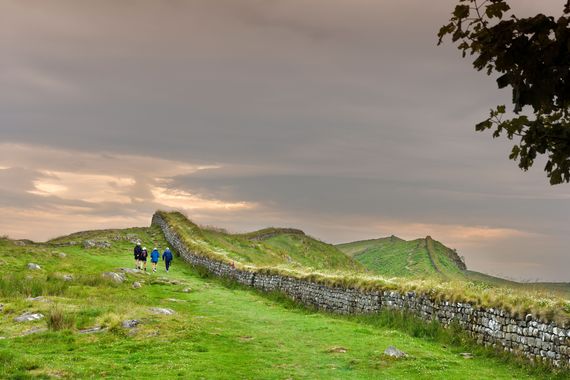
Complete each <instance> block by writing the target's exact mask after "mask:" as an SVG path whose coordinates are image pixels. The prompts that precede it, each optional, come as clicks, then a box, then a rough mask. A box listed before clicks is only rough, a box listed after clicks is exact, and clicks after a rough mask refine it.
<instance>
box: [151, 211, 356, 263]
mask: <svg viewBox="0 0 570 380" xmlns="http://www.w3.org/2000/svg"><path fill="white" fill-rule="evenodd" d="M161 215H162V216H163V218H164V219H165V220H166V221H167V222H168V223H169V224H171V225H173V226H175V227H176V228H177V229H178V231H179V232H180V233H181V234H182V235H183V236H184V238H185V241H186V242H187V244H188V245H189V246H190V247H192V248H193V249H194V250H197V251H199V252H202V253H204V254H206V255H213V256H216V258H218V259H220V258H222V259H228V260H233V261H236V262H239V263H241V264H246V265H255V266H259V267H262V266H272V267H287V268H291V269H304V270H308V269H313V270H319V271H339V270H342V271H354V270H362V267H361V265H360V264H359V263H358V262H356V261H354V260H353V259H352V258H350V257H348V256H347V255H345V254H344V253H342V252H341V251H340V250H339V249H338V248H336V247H335V246H334V245H331V244H327V243H324V242H322V241H319V240H316V239H314V238H312V237H310V236H307V235H305V233H303V232H302V231H300V230H295V229H285V228H267V229H263V230H260V231H256V232H251V233H248V234H228V233H227V232H225V231H223V230H219V229H213V228H207V227H205V228H201V227H199V226H198V225H196V224H195V223H193V222H191V221H190V220H189V219H188V218H186V217H185V216H184V215H182V214H181V213H179V212H162V213H161Z"/></svg>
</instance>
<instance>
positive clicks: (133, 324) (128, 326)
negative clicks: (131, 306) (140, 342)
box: [122, 319, 141, 329]
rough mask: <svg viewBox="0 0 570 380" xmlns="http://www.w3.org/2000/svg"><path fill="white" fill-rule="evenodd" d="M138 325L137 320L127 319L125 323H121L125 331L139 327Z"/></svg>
mask: <svg viewBox="0 0 570 380" xmlns="http://www.w3.org/2000/svg"><path fill="white" fill-rule="evenodd" d="M140 323H141V321H139V320H138V319H127V320H126V321H123V323H122V326H123V327H124V328H126V329H133V328H135V327H137V326H138V325H140Z"/></svg>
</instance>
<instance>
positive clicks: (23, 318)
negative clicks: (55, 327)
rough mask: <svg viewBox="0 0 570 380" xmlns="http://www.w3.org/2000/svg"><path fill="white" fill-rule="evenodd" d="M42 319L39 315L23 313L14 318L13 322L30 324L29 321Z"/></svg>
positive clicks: (41, 315) (42, 316)
mask: <svg viewBox="0 0 570 380" xmlns="http://www.w3.org/2000/svg"><path fill="white" fill-rule="evenodd" d="M42 318H44V315H43V314H41V313H28V312H26V313H24V314H22V315H20V316H18V317H16V318H14V322H31V321H39V320H40V319H42Z"/></svg>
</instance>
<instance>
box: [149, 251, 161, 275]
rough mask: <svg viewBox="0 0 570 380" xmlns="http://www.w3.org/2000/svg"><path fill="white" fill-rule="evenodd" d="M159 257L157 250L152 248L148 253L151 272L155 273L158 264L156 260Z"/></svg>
mask: <svg viewBox="0 0 570 380" xmlns="http://www.w3.org/2000/svg"><path fill="white" fill-rule="evenodd" d="M159 257H160V253H159V252H158V248H156V247H154V249H153V250H152V252H151V253H150V262H151V263H152V271H153V272H156V265H157V264H158V258H159Z"/></svg>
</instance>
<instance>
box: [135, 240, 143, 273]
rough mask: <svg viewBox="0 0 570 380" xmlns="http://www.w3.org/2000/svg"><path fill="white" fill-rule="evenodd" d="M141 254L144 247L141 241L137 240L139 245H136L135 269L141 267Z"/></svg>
mask: <svg viewBox="0 0 570 380" xmlns="http://www.w3.org/2000/svg"><path fill="white" fill-rule="evenodd" d="M141 254H142V247H141V242H140V241H137V245H135V269H141V263H140V259H141Z"/></svg>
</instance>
